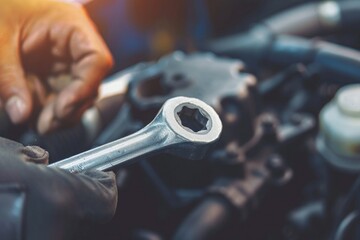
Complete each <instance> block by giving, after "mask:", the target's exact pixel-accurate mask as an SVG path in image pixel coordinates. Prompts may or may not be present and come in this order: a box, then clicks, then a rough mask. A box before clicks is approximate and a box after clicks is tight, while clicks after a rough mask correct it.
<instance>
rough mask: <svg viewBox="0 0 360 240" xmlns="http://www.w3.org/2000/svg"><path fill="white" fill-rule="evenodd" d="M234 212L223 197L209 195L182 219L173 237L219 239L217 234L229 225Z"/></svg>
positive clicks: (182, 239)
mask: <svg viewBox="0 0 360 240" xmlns="http://www.w3.org/2000/svg"><path fill="white" fill-rule="evenodd" d="M234 212H235V210H234V209H233V207H232V206H231V205H230V204H229V203H228V202H227V201H226V200H225V199H223V198H221V197H209V198H207V199H205V200H204V201H203V202H202V203H201V204H200V205H199V206H198V207H197V208H196V209H195V210H194V211H193V212H192V213H191V214H190V215H189V216H188V217H187V218H186V219H185V220H184V222H183V223H182V224H181V225H180V227H179V228H178V230H177V231H176V233H175V235H174V238H173V239H174V240H189V239H196V240H210V239H221V238H219V236H218V235H219V234H221V232H222V231H223V230H225V229H226V227H228V226H229V225H230V223H231V220H232V218H233V216H234Z"/></svg>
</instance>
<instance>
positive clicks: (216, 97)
mask: <svg viewBox="0 0 360 240" xmlns="http://www.w3.org/2000/svg"><path fill="white" fill-rule="evenodd" d="M256 84H257V82H256V78H255V77H254V76H252V75H250V74H248V73H246V72H245V68H244V64H243V63H242V62H241V61H239V60H234V59H225V58H222V59H221V58H216V57H215V56H214V55H212V54H210V53H209V54H192V55H185V54H183V53H181V52H175V53H173V54H171V55H169V56H166V57H163V58H162V59H160V60H159V61H158V62H157V63H154V64H152V65H150V66H149V67H148V68H146V69H144V70H143V71H142V72H139V73H137V74H134V75H133V76H132V79H131V80H130V86H129V91H128V96H129V102H130V104H131V106H132V110H133V113H134V115H135V117H137V118H140V119H142V120H144V121H148V120H149V117H151V116H152V115H153V114H154V113H155V112H156V111H158V109H159V108H160V106H161V105H162V104H163V103H164V102H165V101H166V100H168V99H169V98H172V97H175V96H186V97H196V98H199V99H200V100H202V101H205V102H207V103H208V104H210V105H211V106H212V107H214V108H215V109H216V111H217V112H218V113H219V114H220V117H221V119H222V121H223V123H224V124H223V125H224V126H225V128H224V130H223V135H224V137H225V136H226V137H225V138H226V139H227V141H229V140H231V139H234V138H237V137H239V136H241V138H243V140H242V141H243V142H245V141H247V140H249V138H251V137H252V135H253V134H254V131H253V128H254V126H253V122H254V119H255V116H256V115H257V113H258V111H259V110H258V96H257V93H256ZM144 113H145V114H144ZM239 126H241V128H239Z"/></svg>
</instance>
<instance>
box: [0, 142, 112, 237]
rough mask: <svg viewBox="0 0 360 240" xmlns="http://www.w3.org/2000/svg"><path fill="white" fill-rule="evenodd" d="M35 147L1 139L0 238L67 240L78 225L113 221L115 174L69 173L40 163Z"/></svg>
mask: <svg viewBox="0 0 360 240" xmlns="http://www.w3.org/2000/svg"><path fill="white" fill-rule="evenodd" d="M47 160H48V153H47V152H46V151H45V150H43V149H41V148H39V147H24V146H23V145H21V144H19V143H16V142H13V141H9V140H7V139H4V138H0V239H4V240H5V239H6V240H23V239H25V240H60V239H61V240H70V239H73V238H74V237H75V233H76V231H77V230H78V229H79V227H80V225H81V224H84V223H94V222H104V221H108V220H110V219H111V217H112V216H113V214H114V212H115V209H116V204H117V189H116V184H115V175H114V174H113V173H103V172H98V171H93V172H87V173H85V174H77V175H75V174H71V173H68V172H66V171H64V170H61V169H52V168H48V167H46V166H44V165H40V164H35V163H34V162H37V163H44V162H46V161H47Z"/></svg>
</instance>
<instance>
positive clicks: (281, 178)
mask: <svg viewBox="0 0 360 240" xmlns="http://www.w3.org/2000/svg"><path fill="white" fill-rule="evenodd" d="M209 2H211V3H212V4H211V6H212V7H213V8H212V11H213V14H215V15H216V17H214V18H215V19H219V18H221V17H223V18H225V17H224V16H220V15H221V14H220V13H217V14H216V11H215V10H216V9H215V10H214V8H215V7H214V6H216V4H219V2H221V1H209ZM230 2H236V3H234V6H236V4H237V5H239V6H249V7H250V6H252V7H253V8H254V9H255V10H253V11H250V10H249V12H250V13H249V14H247V15H246V16H245V15H244V16H242V17H239V19H236V21H235V20H233V22H232V23H231V25H232V26H233V28H232V29H231V28H230V27H229V26H227V28H226V29H225V28H223V29H221V28H219V26H221V21H217V24H218V25H216V26H218V36H214V37H213V38H211V39H208V40H206V41H202V42H201V43H200V44H198V46H197V47H196V49H195V51H187V50H184V51H173V52H171V53H167V54H165V55H164V56H162V57H160V58H157V59H151V60H148V59H146V60H144V61H140V63H137V64H134V65H132V66H130V67H127V68H124V69H121V70H120V69H119V71H118V72H116V73H114V74H112V75H111V76H109V77H108V78H107V79H105V80H104V82H103V84H102V86H101V88H100V90H99V97H98V100H97V102H96V104H95V106H94V107H92V108H91V109H89V110H87V112H86V113H85V114H84V116H83V118H82V122H81V123H80V124H79V125H77V126H74V127H71V128H69V129H66V130H62V131H59V132H56V133H53V134H51V135H46V136H40V135H38V134H37V133H36V132H34V131H32V130H29V129H24V128H16V129H15V128H14V127H12V126H10V124H9V120H8V119H7V118H6V116H1V122H2V124H0V126H1V127H0V133H1V134H2V136H7V137H9V138H12V139H15V140H17V141H20V142H22V143H24V144H28V145H39V146H41V147H43V148H45V149H47V150H48V151H49V152H50V156H51V159H50V160H51V162H52V163H54V162H57V161H59V160H61V159H64V158H67V157H70V156H73V155H75V154H78V153H80V152H83V151H85V150H89V149H92V148H95V147H97V146H101V145H103V144H106V143H109V142H111V141H114V140H117V139H120V138H122V137H125V136H127V135H129V134H131V133H134V132H136V131H137V130H139V129H141V128H142V127H144V126H146V125H147V124H148V123H149V122H150V121H151V120H152V119H153V118H154V117H155V115H156V113H157V112H158V111H159V109H160V108H161V106H162V105H163V104H164V103H165V102H166V101H167V100H169V99H171V98H174V97H178V96H184V97H191V98H197V99H200V100H202V101H204V102H205V103H207V104H208V105H210V106H211V107H212V108H214V109H215V111H216V112H217V114H218V115H219V116H220V119H221V121H222V125H223V129H222V134H221V137H220V139H219V141H217V142H216V144H214V145H213V146H211V148H210V149H209V150H208V151H207V153H206V155H205V156H204V157H203V158H202V159H200V160H190V159H188V158H187V157H186V156H187V154H185V152H184V153H183V154H178V155H179V156H173V155H169V154H167V153H158V154H152V155H150V156H146V157H143V158H142V159H140V161H139V162H137V163H135V164H131V165H127V166H123V165H121V166H120V167H114V168H113V171H115V172H116V174H117V185H118V188H119V203H118V207H117V212H116V215H115V217H114V219H113V220H112V221H111V222H110V223H108V224H106V225H102V226H99V225H96V226H92V225H89V226H88V229H87V231H86V233H84V237H83V239H103V240H119V239H130V240H163V239H175V240H192V239H193V240H212V239H214V240H215V239H246V240H259V239H264V240H275V239H284V240H301V239H304V240H322V239H324V240H325V239H334V240H341V239H342V240H352V239H360V205H359V203H360V177H359V172H360V83H359V79H360V52H359V51H360V50H359V49H360V44H359V36H360V35H359V33H360V31H358V24H359V23H360V2H359V1H355V0H349V1H321V2H310V3H305V1H268V2H269V3H267V2H266V3H264V2H265V1H253V2H252V1H245V0H243V1H229V5H228V6H227V7H228V8H231V6H232V5H231V4H230ZM270 2H273V4H274V6H273V8H274V10H273V12H271V11H270V12H267V13H264V11H262V10H261V9H263V8H264V6H263V7H261V5H262V4H263V5H264V4H265V5H267V6H268V5H270ZM290 2H291V4H290ZM225 5H226V4H225ZM278 5H279V6H280V5H281V7H279V6H278ZM224 8H225V6H224ZM275 8H276V11H275ZM244 9H245V8H244ZM256 9H257V10H258V11H256ZM267 9H269V7H268V8H267ZM270 9H271V8H270ZM218 11H220V12H221V9H218ZM214 21H215V20H214ZM223 22H226V21H223ZM227 22H230V21H227ZM222 24H224V23H222ZM229 24H230V23H229ZM225 25H226V24H225ZM244 26H247V28H245V27H244ZM249 26H250V27H249ZM219 29H221V30H223V32H221V31H220V30H219ZM225 33H226V34H227V35H228V36H224V35H225ZM190 114H192V113H190ZM185 151H191V150H185Z"/></svg>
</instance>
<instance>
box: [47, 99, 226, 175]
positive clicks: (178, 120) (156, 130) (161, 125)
mask: <svg viewBox="0 0 360 240" xmlns="http://www.w3.org/2000/svg"><path fill="white" fill-rule="evenodd" d="M221 131H222V123H221V121H220V118H219V116H218V115H217V113H216V112H215V110H214V109H213V108H211V107H210V106H209V105H207V104H206V103H204V102H202V101H200V100H198V99H195V98H187V97H176V98H172V99H170V100H168V101H166V102H165V103H164V105H163V107H162V108H161V110H160V111H159V113H158V114H157V115H156V117H155V118H154V120H153V121H152V122H151V123H150V124H148V125H147V126H146V127H144V128H143V129H141V130H139V131H138V132H136V133H134V134H132V135H129V136H127V137H124V138H121V139H119V140H116V141H114V142H111V143H108V144H105V145H103V146H100V147H97V148H94V149H91V150H89V151H86V152H83V153H80V154H78V155H75V156H73V157H70V158H67V159H64V160H62V161H59V162H56V163H54V164H50V165H49V167H58V168H62V169H66V170H68V171H70V172H72V173H80V172H84V171H87V170H101V171H102V170H108V169H110V168H112V167H114V166H118V165H120V164H124V163H129V161H133V160H137V159H139V157H141V156H145V155H147V154H150V153H151V154H153V153H156V152H159V151H161V152H167V153H170V154H173V155H176V156H181V157H184V158H189V159H198V158H201V157H202V156H203V155H204V154H205V152H206V150H207V148H208V147H209V145H210V144H211V143H214V142H215V141H216V140H218V138H219V137H220V134H221Z"/></svg>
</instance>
